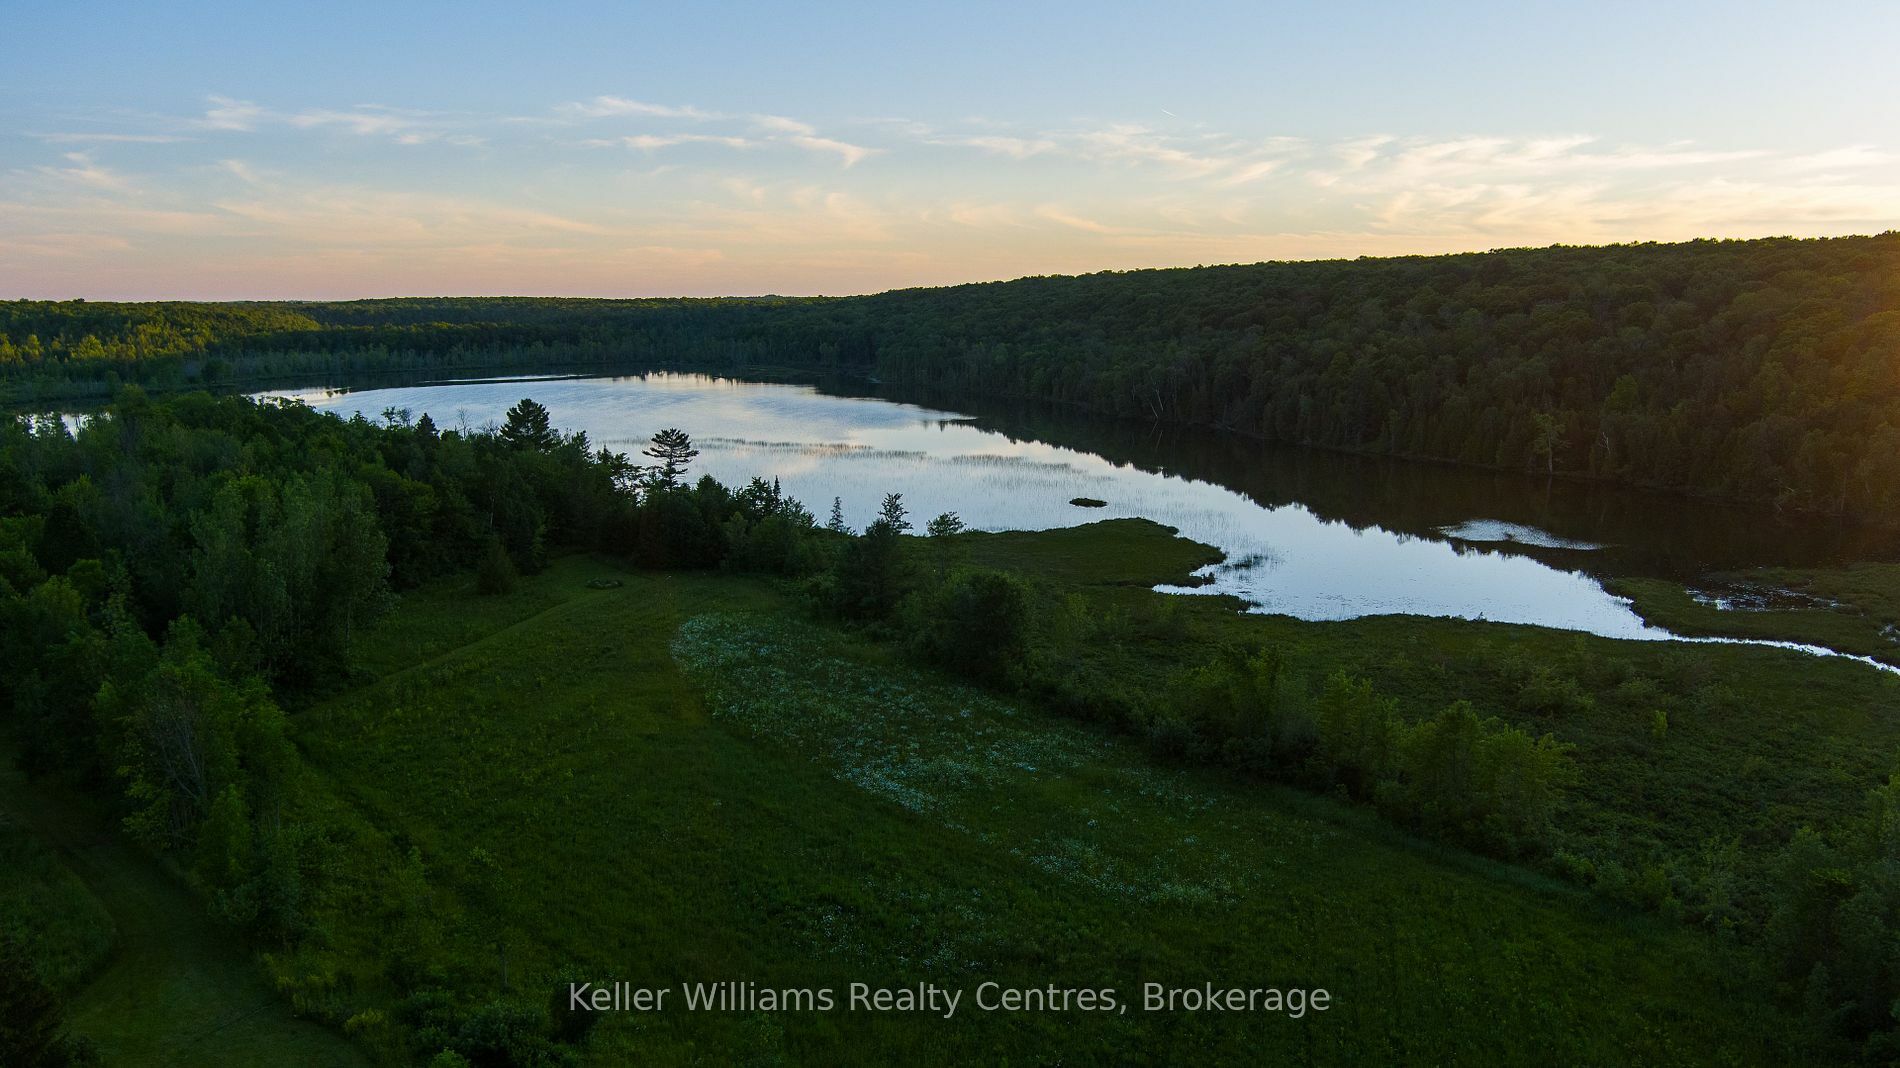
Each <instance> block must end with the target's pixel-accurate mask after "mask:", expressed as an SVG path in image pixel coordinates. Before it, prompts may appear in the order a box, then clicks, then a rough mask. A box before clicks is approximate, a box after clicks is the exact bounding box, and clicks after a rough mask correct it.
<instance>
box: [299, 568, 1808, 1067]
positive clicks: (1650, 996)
mask: <svg viewBox="0 0 1900 1068" xmlns="http://www.w3.org/2000/svg"><path fill="white" fill-rule="evenodd" d="M601 577H612V578H616V579H618V580H620V581H621V582H622V583H624V585H623V586H621V587H620V588H617V589H608V590H593V589H589V588H588V586H587V583H588V581H589V580H591V579H595V578H601ZM464 585H465V584H464ZM689 621H697V622H693V623H692V625H691V626H687V627H686V630H685V631H684V633H683V632H682V627H683V625H686V624H688V623H689ZM444 636H447V637H444ZM722 641H724V642H725V645H724V646H723V647H722V646H720V644H719V643H720V642H722ZM676 649H677V650H678V651H679V654H680V655H679V658H678V659H676V657H675V650H676ZM361 660H362V662H363V663H364V664H365V665H366V670H367V673H368V675H369V676H370V678H368V679H366V680H363V682H362V684H361V685H360V686H359V687H358V688H357V689H355V690H353V691H351V692H349V693H346V694H343V695H341V696H339V697H336V698H334V699H332V700H330V701H328V702H326V703H324V704H321V705H319V706H316V707H314V708H311V709H308V710H305V711H303V712H302V713H300V714H299V715H298V716H297V718H296V730H297V737H298V740H299V742H300V744H301V745H302V746H303V747H304V749H305V751H306V753H307V755H308V756H309V758H310V760H311V762H312V764H313V766H314V767H315V768H316V769H317V770H318V772H319V774H320V777H321V778H322V779H323V781H324V783H325V784H327V789H328V790H329V791H330V794H331V797H332V799H333V801H334V803H335V804H337V805H338V806H339V808H340V809H347V810H348V811H349V812H350V813H351V814H352V816H351V818H353V819H358V820H360V821H361V825H362V826H363V828H364V834H363V841H362V844H361V846H362V847H361V848H360V849H359V850H358V851H357V852H356V854H355V855H354V857H353V863H354V864H355V865H356V877H357V878H360V879H361V880H363V882H364V883H365V885H368V884H371V883H374V882H375V881H376V880H377V879H379V878H384V877H386V876H387V874H388V872H389V871H391V870H393V868H394V866H395V865H396V864H397V858H399V857H400V856H402V855H404V854H406V853H407V852H408V851H409V850H410V849H411V848H413V849H415V850H416V851H417V852H418V853H419V854H420V855H421V857H422V859H423V863H424V866H425V869H426V870H427V873H428V880H429V882H430V884H431V886H432V888H433V889H432V891H431V893H432V895H433V896H432V898H431V905H430V912H431V914H434V915H440V916H443V917H447V918H448V921H447V922H448V929H449V934H448V935H447V937H446V938H445V939H444V940H443V941H442V942H441V943H440V944H439V945H438V946H436V947H435V948H433V949H431V950H430V951H429V953H430V954H431V955H432V956H431V959H430V960H429V961H427V968H426V969H425V970H427V971H429V972H431V973H432V974H433V975H435V976H436V977H437V981H439V982H442V983H447V984H449V985H452V986H455V987H456V988H458V989H460V990H461V991H463V992H464V993H465V994H467V995H469V996H471V997H475V998H485V997H488V996H492V995H493V994H495V993H496V992H498V991H499V988H500V962H499V960H498V959H497V954H496V953H495V952H494V950H493V949H492V948H491V947H490V945H489V940H490V939H491V938H492V937H493V933H494V932H496V931H499V932H501V936H500V937H501V938H502V940H503V941H505V942H506V944H507V946H508V954H507V956H508V966H509V973H510V985H511V987H512V989H513V992H514V994H515V995H516V996H520V997H522V998H524V999H526V1000H529V1001H533V1002H536V1003H540V1002H543V1001H545V999H546V998H547V996H548V994H549V992H550V991H551V990H552V988H553V986H554V979H553V977H554V976H555V974H556V973H557V971H558V970H560V969H562V968H573V969H577V970H578V972H579V974H580V975H581V976H582V977H583V978H588V979H594V980H599V981H613V980H624V981H627V982H631V983H634V984H636V985H651V986H668V985H677V984H678V983H681V982H693V981H711V980H743V981H749V982H754V983H758V984H762V985H769V986H775V987H820V986H829V987H833V988H837V989H839V990H841V991H842V990H843V988H845V987H846V986H847V985H848V984H849V983H851V982H854V981H861V982H867V983H872V984H878V985H890V986H897V985H903V984H915V983H918V982H924V981H931V982H936V983H939V984H941V985H945V986H950V987H959V988H963V989H966V990H970V989H973V988H974V987H975V986H976V984H978V983H980V982H983V981H985V980H989V979H995V980H997V981H1000V982H1003V983H1005V984H1013V985H1021V986H1038V987H1040V986H1046V985H1048V984H1051V983H1053V984H1056V985H1058V986H1077V987H1080V986H1086V987H1097V988H1099V987H1115V988H1117V989H1118V990H1119V992H1120V995H1121V999H1122V1001H1123V1002H1124V1003H1127V1002H1130V1001H1133V1000H1134V999H1135V998H1136V997H1137V996H1138V995H1139V993H1140V990H1141V984H1142V983H1143V982H1145V981H1154V982H1161V983H1166V984H1170V985H1177V984H1178V985H1183V986H1186V985H1195V986H1198V985H1200V984H1201V983H1204V982H1212V983H1214V984H1215V985H1217V986H1294V985H1297V986H1317V987H1325V988H1326V989H1328V990H1329V991H1331V993H1332V996H1333V1006H1334V1007H1333V1009H1332V1010H1331V1011H1330V1012H1328V1013H1327V1014H1325V1015H1324V1016H1308V1017H1307V1018H1306V1019H1305V1020H1300V1021H1294V1020H1288V1019H1285V1018H1283V1017H1279V1016H1269V1015H1246V1014H1238V1015H1236V1014H1223V1013H1199V1014H1194V1013H1159V1014H1148V1013H1144V1012H1142V1011H1141V1009H1140V1007H1139V1005H1138V1003H1137V1004H1136V1005H1135V1006H1134V1007H1131V1008H1130V1009H1129V1011H1128V1012H1127V1013H1126V1014H1119V1015H1109V1016H1101V1015H1093V1014H1086V1013H1070V1014H1059V1013H981V1012H976V1011H973V1007H972V1006H971V1004H970V998H971V996H972V995H969V994H966V996H965V1000H964V1004H963V1008H962V1010H961V1011H960V1012H959V1013H958V1015H957V1016H956V1018H954V1019H951V1020H943V1019H939V1018H935V1017H932V1016H929V1015H923V1014H911V1015H906V1014H901V1013H890V1014H883V1013H868V1012H851V1011H847V1010H846V1009H845V1007H843V1006H841V1007H840V1010H839V1011H836V1012H831V1013H812V1014H804V1013H793V1014H784V1013H781V1014H768V1013H744V1012H740V1013H696V1014H695V1013H686V1012H683V1011H677V1009H678V1002H679V996H678V995H677V994H675V995H673V998H672V1000H671V1001H670V1002H669V1004H670V1005H671V1006H673V1007H674V1008H675V1010H676V1011H672V1012H667V1013H662V1014H649V1015H623V1016H610V1017H608V1018H607V1019H606V1020H605V1021H604V1022H603V1023H602V1024H601V1026H600V1028H599V1029H598V1030H597V1031H596V1033H595V1035H594V1037H593V1040H592V1042H591V1043H590V1045H589V1047H588V1053H589V1056H590V1059H591V1060H592V1061H594V1062H595V1063H600V1064H618V1063H626V1062H628V1061H630V1060H633V1059H634V1058H636V1057H638V1058H640V1059H641V1060H642V1061H643V1062H645V1063H684V1062H689V1061H701V1060H707V1059H711V1060H714V1061H718V1062H727V1061H730V1060H734V1059H749V1060H752V1061H755V1062H758V1063H773V1062H778V1061H792V1062H807V1063H849V1062H863V1061H889V1060H893V1059H899V1058H903V1059H909V1060H913V1061H917V1062H920V1063H941V1062H945V1061H952V1060H969V1059H976V1058H981V1059H983V1060H985V1061H996V1060H1000V1059H1004V1058H1008V1059H1013V1060H1020V1061H1048V1060H1056V1059H1060V1060H1064V1061H1068V1062H1089V1061H1094V1060H1103V1059H1129V1058H1134V1059H1154V1058H1160V1057H1164V1056H1166V1057H1173V1058H1176V1059H1183V1060H1201V1061H1227V1062H1246V1063H1263V1062H1264V1063H1276V1062H1280V1061H1286V1062H1290V1063H1396V1062H1407V1063H1446V1064H1451V1063H1469V1064H1496V1063H1523V1062H1526V1061H1529V1060H1532V1059H1539V1060H1552V1061H1553V1062H1554V1063H1646V1064H1672V1063H1681V1064H1703V1063H1712V1062H1714V1063H1721V1062H1726V1063H1788V1062H1789V1061H1790V1060H1791V1058H1792V1054H1791V1053H1790V1050H1789V1049H1788V1048H1787V1047H1786V1046H1785V1045H1784V1041H1785V1039H1786V1036H1788V1035H1789V1034H1791V1033H1792V1030H1793V1029H1792V1028H1791V1027H1790V1026H1788V1024H1787V1021H1786V1020H1785V1018H1783V1017H1782V1016H1780V1015H1779V1014H1778V1013H1777V1012H1776V1011H1775V1010H1774V1009H1772V1008H1771V1007H1770V1005H1769V1002H1768V1001H1767V1000H1766V998H1765V997H1764V995H1763V994H1762V993H1761V992H1760V989H1759V988H1758V987H1757V986H1756V985H1754V984H1753V983H1751V981H1750V977H1749V976H1748V975H1747V974H1746V973H1745V972H1744V971H1742V970H1741V969H1739V968H1737V967H1736V966H1735V963H1734V962H1733V961H1730V960H1728V959H1726V958H1723V957H1720V956H1717V955H1716V953H1715V951H1714V950H1712V949H1711V947H1710V944H1709V943H1708V942H1706V941H1705V940H1703V939H1701V938H1700V937H1698V936H1695V935H1693V934H1690V933H1688V932H1685V931H1682V930H1680V929H1677V928H1675V927H1672V926H1671V925H1668V924H1665V923H1662V922H1659V921H1658V922H1650V921H1645V920H1642V919H1640V918H1630V917H1625V916H1621V915H1613V914H1608V913H1605V912H1603V911H1602V910H1601V909H1600V908H1599V907H1598V906H1597V905H1596V904H1595V903H1593V902H1592V901H1591V900H1590V899H1589V898H1588V897H1587V896H1586V895H1583V894H1581V893H1579V892H1576V891H1573V890H1569V889H1566V888H1562V887H1558V886H1555V885H1552V884H1547V883H1544V882H1541V881H1538V880H1535V879H1532V878H1530V877H1529V876H1527V875H1525V874H1524V873H1522V872H1521V871H1519V870H1517V869H1512V868H1508V867H1504V866H1499V865H1491V864H1487V863H1483V862H1479V861H1475V860H1472V859H1470V858H1467V857H1464V856H1462V855H1460V854H1456V853H1450V852H1445V851H1440V850H1434V849H1431V848H1428V847H1423V846H1420V845H1418V844H1417V843H1414V842H1412V841H1411V840H1409V839H1407V838H1405V837H1404V836H1401V835H1398V834H1395V833H1393V832H1390V831H1388V830H1386V829H1385V828H1383V827H1382V826H1381V825H1379V824H1378V823H1376V822H1375V821H1372V820H1370V819H1368V818H1366V817H1365V816H1364V814H1362V813H1358V812H1355V811H1353V810H1350V809H1347V808H1343V807H1340V806H1336V805H1333V804H1331V803H1329V802H1326V801H1323V800H1319V799H1314V798H1311V797H1307V796H1304V795H1299V794H1293V793H1289V792H1283V791H1278V790H1270V789H1264V788H1261V787H1258V786H1249V785H1247V784H1243V783H1237V782H1235V781H1233V780H1231V779H1228V778H1225V777H1223V776H1220V775H1217V774H1212V773H1207V774H1203V773H1199V772H1191V771H1164V770H1160V769H1155V768H1153V767H1151V766H1150V765H1149V764H1148V763H1147V762H1146V761H1145V758H1143V757H1142V756H1141V754H1140V753H1139V751H1138V750H1137V748H1136V747H1134V746H1132V745H1130V744H1128V743H1126V742H1124V741H1123V740H1121V739H1117V738H1114V737H1109V736H1105V735H1102V734H1099V733H1097V732H1094V731H1091V730H1083V729H1080V728H1078V727H1076V726H1074V725H1073V724H1071V723H1068V722H1066V721H1062V720H1057V719H1054V718H1051V717H1048V716H1046V715H1044V714H1042V713H1040V712H1038V711H1037V710H1035V709H1034V708H1029V707H1024V706H1021V705H1019V704H1015V703H1012V702H1009V701H1003V700H997V699H992V698H988V697H986V696H984V695H981V694H975V693H973V692H971V691H969V690H968V689H967V688H965V687H963V686H961V685H958V684H956V683H953V682H951V681H949V680H945V679H942V678H939V677H937V676H934V675H932V674H930V673H925V672H918V671H915V670H913V669H910V668H908V667H905V666H903V665H901V664H898V663H896V662H894V661H893V660H892V659H891V656H890V653H889V651H888V649H886V648H883V647H878V646H872V645H867V644H865V643H862V642H860V641H858V640H856V639H853V638H850V637H848V636H844V635H840V634H838V633H836V632H833V631H831V630H829V629H828V628H824V627H819V626H817V625H815V624H812V623H810V622H809V621H807V620H805V619H804V618H803V617H802V616H801V615H799V613H798V611H797V609H796V607H795V606H794V605H793V604H792V603H791V602H790V601H789V600H788V599H787V598H786V597H785V596H783V595H782V594H780V593H779V592H777V591H776V590H775V589H774V588H773V587H772V586H770V585H768V584H765V583H763V582H758V581H754V580H749V579H739V578H732V577H724V576H718V575H678V574H658V575H648V574H638V573H627V572H624V571H620V570H617V569H614V568H612V567H609V566H608V565H605V564H600V563H596V562H592V561H587V560H582V559H567V560H563V561H560V562H558V563H557V564H556V565H555V566H554V567H553V568H551V569H550V570H549V571H548V572H546V573H544V574H542V575H540V576H537V577H535V578H533V579H530V580H528V581H527V582H525V583H524V585H523V588H522V589H521V590H520V591H518V592H517V593H515V594H512V595H509V596H508V597H504V598H487V599H477V598H473V597H471V596H470V595H469V593H468V591H467V590H466V589H465V588H461V587H443V588H438V589H434V590H429V591H422V592H419V593H415V594H411V595H409V596H408V597H406V598H405V602H404V605H403V607H402V608H401V609H400V610H399V611H398V612H397V613H396V615H395V616H394V617H393V618H392V619H390V620H388V621H387V622H386V623H385V624H383V625H382V626H381V627H380V628H379V629H378V630H377V631H376V632H374V633H372V634H370V635H368V636H367V638H366V639H365V642H364V653H363V657H362V658H361ZM681 661H689V662H691V663H694V664H696V665H697V667H696V668H695V669H694V670H695V672H696V674H697V675H698V676H699V678H698V679H695V678H694V677H692V676H689V674H687V673H686V671H685V670H684V669H683V667H682V663H681ZM701 681H704V682H705V683H706V684H707V685H709V686H710V687H711V691H710V692H707V691H703V690H702V688H701V685H700V682H701ZM907 791H908V792H907ZM478 850H479V851H481V852H482V853H483V854H485V855H487V856H492V857H493V858H494V862H495V863H494V865H493V868H492V871H493V874H483V872H482V869H483V868H485V867H487V866H486V865H482V864H476V863H473V862H472V861H471V857H473V856H474V855H476V851H478ZM365 900H367V898H366V899H365ZM323 922H324V924H325V926H326V928H327V929H328V930H329V931H330V934H331V939H332V945H333V947H334V950H333V952H334V954H335V956H334V960H333V962H332V963H333V964H334V965H335V966H336V967H337V968H338V969H339V970H341V971H344V972H350V973H354V974H355V975H356V976H357V978H358V980H359V981H358V983H357V985H356V987H355V989H356V990H357V991H358V993H357V996H358V997H360V998H361V999H362V1003H363V1007H370V1006H372V1005H374V1004H377V1003H379V1002H380V1003H381V1004H383V1005H385V1006H386V1005H388V1004H391V1003H393V1002H394V1001H395V1000H396V999H397V998H399V997H401V996H402V995H404V994H406V993H408V991H407V990H405V989H402V988H401V986H400V985H399V984H398V983H397V982H395V981H394V980H392V979H386V978H385V979H382V980H380V981H379V980H378V979H377V978H376V975H377V972H378V970H379V968H380V964H379V962H380V961H381V960H383V959H385V957H386V952H385V951H386V949H387V947H388V944H389V939H390V933H389V928H388V926H387V923H386V917H384V916H381V915H379V914H378V913H377V912H376V910H375V909H374V908H370V907H354V906H353V905H351V906H340V907H338V908H337V909H336V910H335V911H334V912H333V913H332V914H330V915H326V916H324V917H323ZM379 982H380V984H381V985H379Z"/></svg>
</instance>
